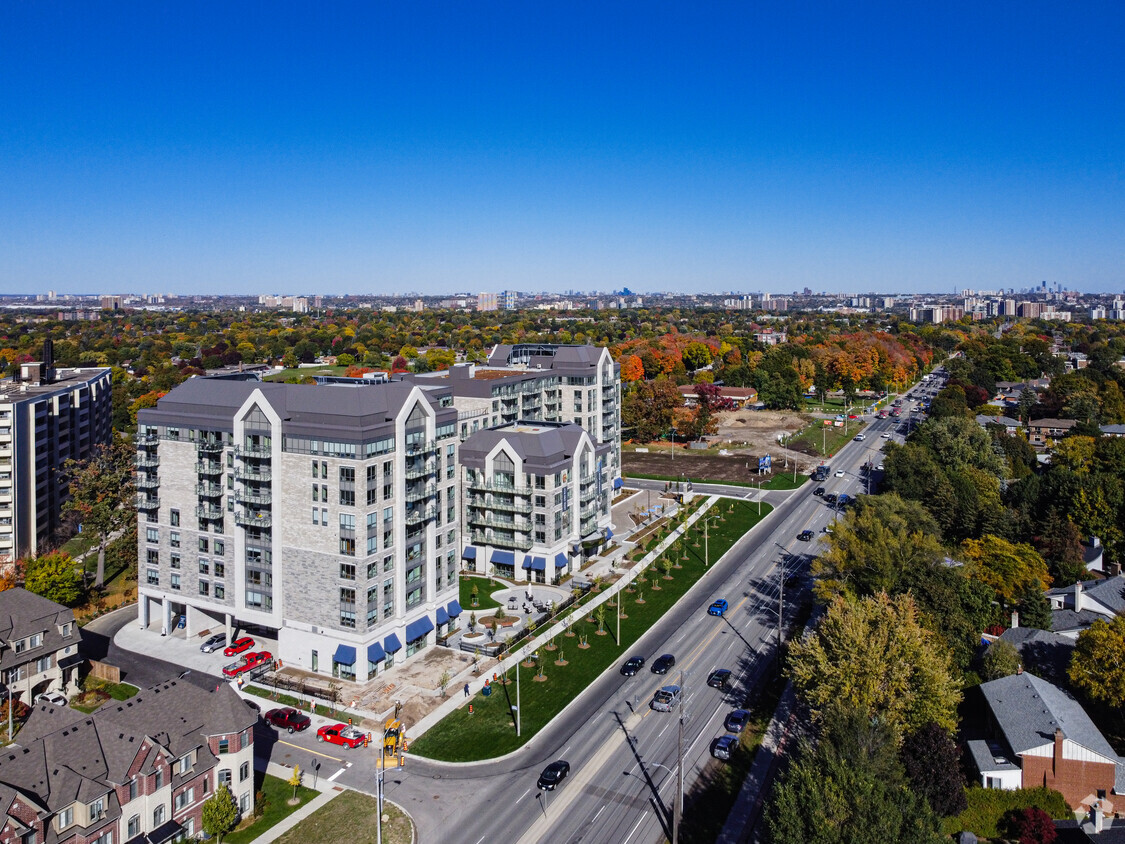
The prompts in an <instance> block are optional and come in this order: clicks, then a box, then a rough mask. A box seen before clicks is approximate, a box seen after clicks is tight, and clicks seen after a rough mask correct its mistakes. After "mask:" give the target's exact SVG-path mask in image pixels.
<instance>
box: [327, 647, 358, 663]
mask: <svg viewBox="0 0 1125 844" xmlns="http://www.w3.org/2000/svg"><path fill="white" fill-rule="evenodd" d="M332 661H333V662H338V663H340V665H355V648H353V647H352V646H351V645H337V646H336V653H334V654H332Z"/></svg>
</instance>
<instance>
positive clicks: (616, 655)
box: [410, 501, 771, 762]
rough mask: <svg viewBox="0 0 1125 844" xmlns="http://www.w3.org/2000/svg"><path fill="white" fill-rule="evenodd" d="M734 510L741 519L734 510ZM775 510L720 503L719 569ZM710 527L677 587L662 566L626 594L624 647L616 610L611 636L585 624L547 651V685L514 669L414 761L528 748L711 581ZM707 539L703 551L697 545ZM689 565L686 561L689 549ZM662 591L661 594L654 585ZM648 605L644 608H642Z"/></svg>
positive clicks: (530, 671) (416, 748) (531, 672)
mask: <svg viewBox="0 0 1125 844" xmlns="http://www.w3.org/2000/svg"><path fill="white" fill-rule="evenodd" d="M732 507H733V511H732V510H731V508H732ZM770 509H771V508H770V507H769V505H766V506H763V507H762V515H761V516H759V515H758V505H757V503H754V504H751V503H749V502H745V501H736V502H727V501H720V502H719V503H718V504H716V505H715V507H713V508H712V510H711V513H713V514H715V515H716V516H718V515H719V514H721V515H722V517H723V520H722V521H718V520H717V519H712V524H711V527H710V528H709V544H710V562H711V563H714V562H715V561H716V560H718V559H719V557H721V556H722V555H723V553H725V552H726V551H727V549H728V548H730V547H731V545H733V544H734V543H735V541H737V540H738V539H739V538H740V537H741V536H742V535H743V534H745V533H746V531H748V530H749V529H750V528H752V527H753V526H754V525H755V524H757V523H758V521H759V520H760V519H762V518H765V516H766V515H767V514H768V513H769V512H770ZM702 536H703V526H702V525H701V524H700V523H699V522H697V523H696V524H695V525H694V526H693V528H692V530H691V531H690V532H689V534H688V537H687V540H686V542H685V541H681V542H680V546H681V547H680V549H679V550H678V551H677V550H673V551H670V552H669V554H668V555H666V556H668V557H669V558H670V559H672V560H673V562H677V563H679V564H680V565H681V566H682V568H680V569H675V568H673V569H672V570H671V575H672V578H673V579H672V580H663V579H661V578H662V571H661V569H660V568H659V567H658V566H656V565H654V566H653V567H651V568H650V569H649V570H648V571H647V572H646V574H645V576H644V577H643V578H642V579H641V581H642V582H640V588H639V589H638V591H635V592H632V593H630V592H624V593H623V597H624V603H623V605H622V607H623V609H624V610H625V612H626V614H627V615H628V618H625V619H622V621H621V640H622V641H621V644H620V645H619V644H618V643H617V642H616V641H614V638H613V634H614V633H615V620H614V619H615V616H614V611H613V609H612V608H608V609H607V612H606V624H605V627H606V630H607V631H609V632H608V634H607V635H602V636H599V635H597V632H596V631H597V629H598V624H597V622H596V621H587V620H586V619H582V620H580V621H578V622H577V623H575V624H574V626H573V627H572V628H571V630H572V631H573V632H574V633H575V634H577V635H576V636H574V637H568V636H566V635H561V636H559V637H558V638H556V639H555V641H554V644H555V645H556V646H557V647H558V650H557V651H548V650H541V651H540V653H539V656H540V658H541V659H542V661H543V672H544V674H545V675H546V677H547V679H546V681H543V682H536V681H535V680H534V677H535V675H536V673H537V672H536V670H535V669H534V668H523V667H519V668H518V669H512V670H510V671H509V677H510V679H511V680H512V681H513V682H509V683H508V684H507V685H502V684H496V685H495V686H494V688H493V691H492V694H491V695H490V696H489V697H485V696H484V695H483V694H482V693H480V692H478V693H477V695H476V696H475V697H474V698H473V701H472V703H473V709H474V714H473V715H471V716H470V715H469V708H468V707H467V706H463V707H461V708H460V709H457V710H455V711H453V712H451V713H450V714H449V715H447V716H446V717H445V718H444V719H442V720H441V721H440V722H439V723H438V724H436V725H435V726H434V727H432V728H431V729H430V730H429V731H427V732H426V733H425V734H424V735H422V736H421V737H419V738H418V739H417V740H415V741H414V742H413V743H411V745H410V750H411V752H412V753H416V754H418V755H419V756H426V757H429V758H433V759H443V760H446V761H450V762H469V761H476V760H481V759H490V758H493V757H496V756H501V755H503V754H505V753H509V752H511V751H512V750H515V749H516V748H518V747H520V746H521V745H522V744H524V743H525V742H526V741H527V740H528V739H530V738H531V737H532V736H533V735H535V734H536V733H537V732H539V730H541V729H542V728H543V727H544V726H545V725H546V724H547V723H548V722H549V721H550V720H551V719H552V718H554V717H555V716H556V715H557V714H558V713H559V712H560V711H561V710H562V709H563V707H564V706H566V704H567V703H569V702H570V701H571V700H573V699H574V698H575V697H576V696H577V695H578V694H579V693H580V692H581V691H582V690H583V689H585V688H586V687H587V686H588V685H589V684H590V683H591V682H592V681H593V680H594V678H596V677H597V676H598V675H600V674H601V673H602V672H603V671H605V670H606V668H608V667H609V666H610V665H612V664H613V663H615V662H617V661H618V660H620V659H622V658H623V657H625V656H626V655H627V654H628V652H629V647H630V646H631V645H632V644H633V643H634V642H635V641H637V639H638V638H639V637H640V636H641V634H643V633H644V632H645V631H646V630H648V629H649V628H650V627H651V626H652V625H653V624H654V623H655V622H656V621H657V619H659V618H660V617H661V616H662V615H663V614H664V613H665V612H667V611H668V609H669V608H670V607H671V606H672V605H673V604H675V602H676V601H678V600H679V599H680V598H681V597H683V595H684V593H685V592H687V590H688V589H689V588H690V587H691V586H692V585H693V584H694V583H695V582H696V581H697V580H698V579H699V578H700V576H701V575H702V574H703V573H704V571H705V569H704V565H703V547H702V545H703V543H702V539H701V537H702ZM697 538H699V547H696V544H695V543H696V539H697ZM684 548H686V550H687V559H686V560H684V559H681V558H682V556H683V549H684ZM654 580H656V581H657V582H658V583H659V585H660V589H659V590H657V591H654V590H653V588H652V583H653V581H654ZM638 597H643V598H644V603H637V598H638ZM578 635H582V636H588V637H589V639H588V643H589V647H588V648H579V647H578V644H579V639H578V638H577V636H578ZM560 656H563V657H565V659H566V660H567V663H568V664H567V665H565V666H559V665H555V660H556V659H559V658H560ZM516 670H518V671H519V672H520V696H521V700H520V704H521V713H522V718H521V732H522V736H521V737H519V738H517V737H516V731H515V727H514V726H513V724H512V713H511V705H512V704H514V703H515V696H516V689H515V684H514V680H515V671H516Z"/></svg>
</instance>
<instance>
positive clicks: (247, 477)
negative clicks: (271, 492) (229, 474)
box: [234, 466, 273, 483]
mask: <svg viewBox="0 0 1125 844" xmlns="http://www.w3.org/2000/svg"><path fill="white" fill-rule="evenodd" d="M234 476H235V477H236V478H238V479H239V480H240V481H263V482H266V483H268V482H269V480H270V479H271V478H272V477H273V476H272V475H271V474H270V470H269V469H261V468H257V467H255V468H254V469H249V468H246V467H245V466H239V467H238V468H237V469H235V470H234Z"/></svg>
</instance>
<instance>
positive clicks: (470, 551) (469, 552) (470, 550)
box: [461, 545, 477, 560]
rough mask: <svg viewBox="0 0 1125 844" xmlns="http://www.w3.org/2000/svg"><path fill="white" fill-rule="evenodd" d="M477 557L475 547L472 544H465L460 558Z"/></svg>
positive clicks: (469, 558) (472, 558)
mask: <svg viewBox="0 0 1125 844" xmlns="http://www.w3.org/2000/svg"><path fill="white" fill-rule="evenodd" d="M476 558H477V549H476V548H474V547H473V546H472V545H466V546H465V550H464V551H462V552H461V559H462V560H475V559H476Z"/></svg>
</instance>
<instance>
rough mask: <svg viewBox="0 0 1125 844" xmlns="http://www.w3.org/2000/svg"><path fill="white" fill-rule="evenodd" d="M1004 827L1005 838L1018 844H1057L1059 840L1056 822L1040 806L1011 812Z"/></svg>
mask: <svg viewBox="0 0 1125 844" xmlns="http://www.w3.org/2000/svg"><path fill="white" fill-rule="evenodd" d="M1003 826H1004V830H1005V838H1008V839H1009V840H1012V841H1016V842H1018V844H1055V842H1056V841H1057V840H1058V838H1059V831H1058V829H1057V828H1056V827H1055V822H1054V821H1053V820H1052V819H1051V816H1050V815H1048V814H1047V813H1046V812H1044V811H1043V810H1042V809H1040V808H1039V807H1038V806H1025V807H1024V808H1022V809H1012V810H1010V811H1009V812H1007V813H1006V814H1005V816H1004V823H1003Z"/></svg>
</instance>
